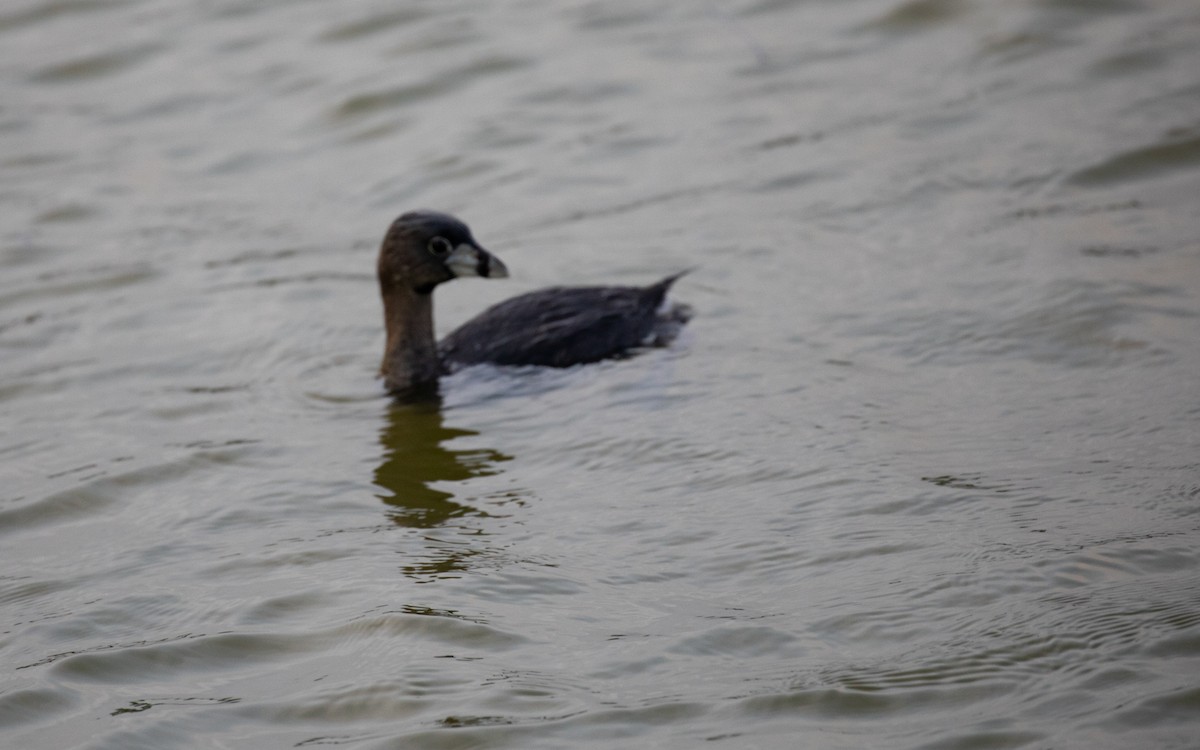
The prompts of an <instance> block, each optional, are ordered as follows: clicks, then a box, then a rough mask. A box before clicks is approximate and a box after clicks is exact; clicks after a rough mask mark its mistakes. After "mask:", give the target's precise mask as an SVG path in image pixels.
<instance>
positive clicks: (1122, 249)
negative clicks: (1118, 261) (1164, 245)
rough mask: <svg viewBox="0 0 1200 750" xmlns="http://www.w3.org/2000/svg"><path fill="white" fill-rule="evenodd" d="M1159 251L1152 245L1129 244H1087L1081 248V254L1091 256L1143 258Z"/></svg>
mask: <svg viewBox="0 0 1200 750" xmlns="http://www.w3.org/2000/svg"><path fill="white" fill-rule="evenodd" d="M1157 252H1159V248H1157V247H1154V246H1152V245H1144V246H1142V247H1133V246H1127V245H1126V246H1122V245H1085V246H1083V247H1081V248H1079V254H1080V255H1086V256H1088V257H1089V258H1142V257H1145V256H1147V255H1153V254H1154V253H1157Z"/></svg>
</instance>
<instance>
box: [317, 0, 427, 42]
mask: <svg viewBox="0 0 1200 750" xmlns="http://www.w3.org/2000/svg"><path fill="white" fill-rule="evenodd" d="M431 15H432V14H431V13H430V12H429V11H427V10H425V9H421V8H397V9H393V10H387V11H379V12H375V13H373V14H371V15H368V16H365V17H364V18H361V19H358V20H355V21H349V22H346V23H340V24H337V25H336V26H333V27H332V28H329V29H326V30H325V31H322V32H321V33H320V35H318V36H317V39H318V40H319V41H322V42H351V41H357V40H360V39H362V38H363V37H368V36H373V35H375V34H379V33H382V32H385V31H390V30H393V29H395V28H397V27H400V26H407V25H409V24H411V23H416V22H417V21H423V20H425V19H426V18H429V17H430V16H431Z"/></svg>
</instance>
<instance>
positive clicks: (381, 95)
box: [330, 56, 529, 123]
mask: <svg viewBox="0 0 1200 750" xmlns="http://www.w3.org/2000/svg"><path fill="white" fill-rule="evenodd" d="M528 64H529V62H528V61H527V60H525V59H523V58H518V57H503V56H495V57H488V58H482V59H479V60H476V61H475V62H473V63H470V64H468V65H465V66H462V67H460V68H457V69H454V70H449V71H445V72H442V73H438V74H434V75H432V76H430V77H428V78H427V79H426V80H422V81H419V82H415V83H409V84H404V85H400V86H394V87H391V88H386V89H381V90H377V91H372V92H366V93H360V94H354V95H351V96H349V97H347V98H346V99H344V100H343V101H342V103H341V104H339V105H338V106H337V107H335V108H334V109H333V110H332V112H331V113H330V118H331V119H332V120H333V121H334V122H339V123H340V122H348V121H356V120H360V119H362V118H364V117H366V116H369V115H374V114H378V113H380V112H384V111H390V110H394V109H403V108H405V107H409V106H412V105H414V104H418V103H420V102H422V101H425V100H427V99H433V98H438V97H443V96H446V95H448V94H451V93H453V92H455V91H457V90H459V89H461V88H462V87H464V86H467V85H469V84H471V83H474V82H475V81H477V80H479V79H480V78H482V77H485V76H491V75H497V74H500V73H507V72H510V71H513V70H518V69H520V68H523V67H525V66H526V65H528Z"/></svg>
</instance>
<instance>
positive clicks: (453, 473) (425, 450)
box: [375, 400, 511, 577]
mask: <svg viewBox="0 0 1200 750" xmlns="http://www.w3.org/2000/svg"><path fill="white" fill-rule="evenodd" d="M386 420H387V422H386V424H385V425H384V427H383V429H382V430H380V433H379V442H380V444H381V445H382V447H383V460H382V462H381V463H380V464H379V467H378V468H377V469H375V484H376V485H377V486H378V487H379V488H380V489H382V490H384V491H385V493H384V494H379V495H377V497H379V499H380V500H382V501H383V502H384V503H386V504H387V505H388V506H389V510H388V517H389V518H390V519H391V520H392V522H393V523H395V524H396V525H397V526H404V527H408V528H416V529H435V528H444V529H452V530H454V531H457V532H459V534H461V535H464V536H468V537H470V539H467V538H463V537H458V538H455V537H454V536H450V537H446V535H438V537H439V538H436V539H435V538H432V537H426V538H425V540H426V543H427V544H428V545H429V547H430V548H429V549H426V550H424V551H423V552H422V556H423V557H424V556H426V555H428V557H427V558H426V559H425V560H424V561H423V562H421V563H418V564H414V565H411V566H406V567H405V572H406V573H409V574H410V575H418V576H435V577H440V576H444V575H446V574H447V573H453V572H454V571H460V570H463V569H465V568H466V567H467V558H470V557H473V556H475V555H477V554H479V553H480V552H483V551H484V550H483V549H482V548H481V547H480V546H479V545H478V544H477V543H474V541H475V540H477V538H478V536H479V535H480V534H481V533H482V532H481V530H480V529H478V528H475V527H473V524H470V523H468V522H467V519H471V518H475V519H478V518H487V517H489V515H490V514H489V513H487V512H486V511H484V510H482V509H480V508H479V507H476V506H474V505H471V504H469V503H467V502H462V501H461V499H456V498H458V497H459V496H456V494H455V493H454V492H448V491H446V490H445V489H440V488H439V487H438V485H439V484H442V483H452V482H461V481H464V480H467V479H471V478H474V477H483V476H490V475H493V474H496V473H497V472H498V469H497V468H496V464H498V463H500V462H502V461H509V460H511V456H506V455H504V454H502V453H499V452H497V451H494V450H490V449H486V448H483V449H469V450H452V449H450V448H449V447H447V445H448V444H449V443H451V442H452V441H454V440H455V439H457V438H462V437H465V436H470V435H477V434H478V433H476V432H473V431H471V430H463V429H458V428H455V427H447V426H446V425H445V424H444V421H443V416H442V410H441V404H440V402H439V401H437V400H431V401H427V402H421V403H411V404H404V403H399V402H396V403H393V404H392V405H390V406H389V407H388V411H387V415H386Z"/></svg>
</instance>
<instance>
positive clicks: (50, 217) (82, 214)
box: [33, 203, 100, 224]
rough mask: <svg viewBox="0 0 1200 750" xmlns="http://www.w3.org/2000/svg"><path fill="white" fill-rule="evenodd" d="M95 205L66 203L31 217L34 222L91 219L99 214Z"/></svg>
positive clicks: (49, 222)
mask: <svg viewBox="0 0 1200 750" xmlns="http://www.w3.org/2000/svg"><path fill="white" fill-rule="evenodd" d="M99 213H100V212H99V209H97V208H96V207H95V206H85V205H82V204H79V203H67V204H64V205H61V206H57V207H55V208H51V209H49V210H46V211H42V212H41V213H39V214H38V215H37V216H35V217H34V218H33V221H34V223H35V224H65V223H70V222H75V221H83V220H85V219H91V218H93V217H95V216H96V215H97V214H99Z"/></svg>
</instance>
